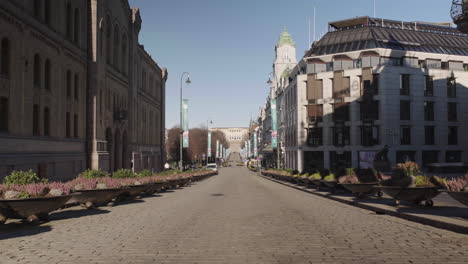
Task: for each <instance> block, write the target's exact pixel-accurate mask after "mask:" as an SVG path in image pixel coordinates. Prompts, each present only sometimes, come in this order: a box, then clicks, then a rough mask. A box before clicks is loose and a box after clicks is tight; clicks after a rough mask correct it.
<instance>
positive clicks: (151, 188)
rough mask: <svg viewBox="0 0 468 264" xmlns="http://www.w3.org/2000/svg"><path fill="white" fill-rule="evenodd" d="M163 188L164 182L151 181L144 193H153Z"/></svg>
mask: <svg viewBox="0 0 468 264" xmlns="http://www.w3.org/2000/svg"><path fill="white" fill-rule="evenodd" d="M163 189H164V182H156V183H151V184H149V186H148V189H147V190H146V194H149V195H151V194H153V193H157V192H160V191H161V190H163Z"/></svg>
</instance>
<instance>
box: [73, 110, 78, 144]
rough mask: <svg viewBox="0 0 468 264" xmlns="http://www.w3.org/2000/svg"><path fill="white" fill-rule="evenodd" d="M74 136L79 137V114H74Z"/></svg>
mask: <svg viewBox="0 0 468 264" xmlns="http://www.w3.org/2000/svg"><path fill="white" fill-rule="evenodd" d="M73 136H74V137H75V138H78V115H77V114H75V115H73Z"/></svg>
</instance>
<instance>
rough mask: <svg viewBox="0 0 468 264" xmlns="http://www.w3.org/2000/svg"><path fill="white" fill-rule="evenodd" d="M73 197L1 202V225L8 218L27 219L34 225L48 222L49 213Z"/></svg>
mask: <svg viewBox="0 0 468 264" xmlns="http://www.w3.org/2000/svg"><path fill="white" fill-rule="evenodd" d="M71 197H72V195H62V196H55V197H42V198H29V199H18V200H0V224H3V223H5V221H6V220H7V219H8V218H12V219H26V221H27V222H29V223H33V222H36V221H38V220H42V221H46V220H47V219H48V216H49V213H51V212H53V211H55V210H57V209H59V208H61V207H62V206H63V205H64V204H65V203H66V202H67V201H68V200H69V199H70V198H71Z"/></svg>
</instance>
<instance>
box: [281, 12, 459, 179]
mask: <svg viewBox="0 0 468 264" xmlns="http://www.w3.org/2000/svg"><path fill="white" fill-rule="evenodd" d="M467 71H468V35H464V34H461V33H460V32H459V31H457V29H455V28H451V27H447V26H438V25H430V24H427V23H426V24H423V23H415V22H401V21H392V20H385V19H374V18H370V17H360V18H354V19H348V20H343V21H337V22H332V23H330V24H329V32H328V33H327V34H326V35H325V36H324V37H323V38H322V39H321V40H319V41H317V42H315V43H314V45H313V46H312V48H311V49H310V50H309V52H307V54H306V55H305V56H304V57H303V59H302V60H301V61H300V62H299V64H298V65H297V66H296V67H295V68H294V69H293V70H292V72H291V74H290V75H289V85H288V87H287V88H286V89H285V90H284V93H285V94H290V95H291V96H292V97H289V99H287V100H286V102H287V103H286V105H285V109H284V115H286V118H285V121H286V122H285V129H286V131H290V132H291V133H286V135H285V143H286V146H285V147H286V155H285V164H286V167H288V168H293V169H297V170H300V171H310V170H312V169H314V168H332V169H336V168H339V167H367V166H372V164H373V163H372V160H373V157H374V156H375V154H376V153H377V152H378V151H380V150H382V149H384V147H385V146H387V147H388V149H389V152H388V158H389V160H390V163H391V165H392V166H394V165H395V164H396V163H398V162H404V161H407V160H412V161H416V162H417V163H419V164H420V165H421V166H423V167H424V166H427V164H429V163H437V162H447V163H455V162H467V161H468V153H467V151H466V149H468V139H467V138H466V137H463V135H465V134H467V133H468V122H467V121H468V120H467V117H466V113H467V112H468V105H467V104H466V103H465V102H466V101H467V100H468V72H467Z"/></svg>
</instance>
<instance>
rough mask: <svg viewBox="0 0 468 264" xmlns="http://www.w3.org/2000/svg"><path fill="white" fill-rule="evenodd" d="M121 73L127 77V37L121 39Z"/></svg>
mask: <svg viewBox="0 0 468 264" xmlns="http://www.w3.org/2000/svg"><path fill="white" fill-rule="evenodd" d="M121 69H122V72H123V73H124V74H125V75H127V35H125V34H124V35H123V37H122V67H121Z"/></svg>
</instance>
